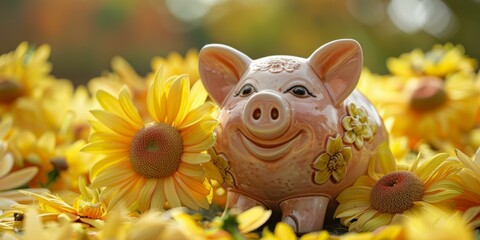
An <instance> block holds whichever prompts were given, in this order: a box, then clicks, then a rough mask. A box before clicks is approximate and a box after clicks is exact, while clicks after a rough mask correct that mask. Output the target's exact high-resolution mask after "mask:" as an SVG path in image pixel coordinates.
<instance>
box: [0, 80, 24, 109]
mask: <svg viewBox="0 0 480 240" xmlns="http://www.w3.org/2000/svg"><path fill="white" fill-rule="evenodd" d="M21 95H22V86H20V84H18V82H16V81H13V80H11V79H8V78H6V77H2V76H0V102H3V103H9V102H13V101H14V100H15V99H17V98H18V97H20V96H21Z"/></svg>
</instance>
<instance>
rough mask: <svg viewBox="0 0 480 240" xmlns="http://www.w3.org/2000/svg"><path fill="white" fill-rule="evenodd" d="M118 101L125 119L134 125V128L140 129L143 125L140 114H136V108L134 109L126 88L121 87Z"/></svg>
mask: <svg viewBox="0 0 480 240" xmlns="http://www.w3.org/2000/svg"><path fill="white" fill-rule="evenodd" d="M118 101H119V102H120V106H121V107H122V109H123V111H124V112H125V115H126V116H127V119H129V120H131V121H132V122H133V123H135V124H136V126H135V127H136V128H141V127H142V125H143V120H142V118H141V117H140V114H139V113H138V110H137V108H136V107H135V105H133V102H132V96H131V95H130V92H129V91H128V88H127V87H123V88H122V89H121V90H120V95H119V98H118Z"/></svg>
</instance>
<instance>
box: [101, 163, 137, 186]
mask: <svg viewBox="0 0 480 240" xmlns="http://www.w3.org/2000/svg"><path fill="white" fill-rule="evenodd" d="M135 174H136V173H135V172H133V171H132V170H131V169H128V168H127V169H121V168H116V169H115V171H103V172H100V173H98V175H97V176H95V178H93V179H92V187H93V188H101V187H105V186H115V185H116V184H118V183H121V182H124V181H129V179H130V180H131V179H135Z"/></svg>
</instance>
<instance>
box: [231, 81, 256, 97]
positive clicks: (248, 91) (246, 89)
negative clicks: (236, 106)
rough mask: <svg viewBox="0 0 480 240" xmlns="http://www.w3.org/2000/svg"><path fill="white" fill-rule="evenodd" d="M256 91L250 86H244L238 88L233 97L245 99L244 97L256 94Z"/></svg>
mask: <svg viewBox="0 0 480 240" xmlns="http://www.w3.org/2000/svg"><path fill="white" fill-rule="evenodd" d="M256 91H257V90H255V88H254V87H253V86H252V85H251V84H245V85H244V86H243V87H242V88H240V91H238V92H237V93H236V94H235V97H236V96H240V97H246V96H249V95H250V94H252V93H253V92H256Z"/></svg>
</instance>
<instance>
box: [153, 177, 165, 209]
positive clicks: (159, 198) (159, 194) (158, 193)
mask: <svg viewBox="0 0 480 240" xmlns="http://www.w3.org/2000/svg"><path fill="white" fill-rule="evenodd" d="M163 205H165V184H164V180H163V179H157V186H156V187H155V190H154V191H153V195H152V200H151V202H150V208H151V209H157V210H162V209H163V207H164V206H163Z"/></svg>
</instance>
